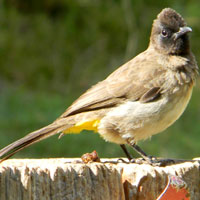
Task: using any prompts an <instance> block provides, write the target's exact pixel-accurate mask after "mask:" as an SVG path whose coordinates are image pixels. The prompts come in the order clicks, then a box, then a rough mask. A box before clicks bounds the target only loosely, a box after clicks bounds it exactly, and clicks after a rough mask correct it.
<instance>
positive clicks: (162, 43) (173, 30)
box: [150, 8, 192, 55]
mask: <svg viewBox="0 0 200 200" xmlns="http://www.w3.org/2000/svg"><path fill="white" fill-rule="evenodd" d="M191 31H192V29H191V28H190V27H187V26H186V23H185V21H184V19H183V18H182V17H181V15H180V14H178V13H177V12H176V11H175V10H173V9H171V8H165V9H163V10H162V11H161V13H160V14H158V16H157V19H155V20H154V23H153V27H152V31H151V40H150V45H153V47H154V48H155V49H156V50H157V51H159V52H161V53H163V54H171V55H185V54H187V53H188V52H189V51H190V45H189V37H188V34H187V33H189V32H191ZM151 47H152V46H151Z"/></svg>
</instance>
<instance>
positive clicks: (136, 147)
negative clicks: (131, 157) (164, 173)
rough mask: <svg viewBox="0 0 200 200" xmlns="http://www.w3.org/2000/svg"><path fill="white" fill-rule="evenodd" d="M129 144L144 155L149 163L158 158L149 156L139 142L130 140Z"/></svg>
mask: <svg viewBox="0 0 200 200" xmlns="http://www.w3.org/2000/svg"><path fill="white" fill-rule="evenodd" d="M128 144H129V145H130V146H131V147H132V148H133V149H134V150H135V151H136V152H137V153H138V154H140V155H141V156H142V158H143V159H144V160H145V161H147V162H148V163H149V164H152V163H155V162H156V158H154V157H152V156H148V155H147V154H146V153H145V152H144V151H143V150H142V149H141V148H140V147H139V146H138V145H137V144H135V143H133V142H128Z"/></svg>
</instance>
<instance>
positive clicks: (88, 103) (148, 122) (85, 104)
mask: <svg viewBox="0 0 200 200" xmlns="http://www.w3.org/2000/svg"><path fill="white" fill-rule="evenodd" d="M191 31H192V29H191V28H190V27H188V26H187V24H186V22H185V20H184V19H183V18H182V16H181V15H180V14H179V13H177V12H176V11H175V10H174V9H172V8H164V9H163V10H162V11H161V12H160V13H159V14H158V15H157V17H156V19H155V20H154V21H153V24H152V29H151V34H150V42H149V45H148V47H147V49H146V50H145V51H143V52H142V53H140V54H138V55H137V56H136V57H134V58H132V59H131V60H130V61H128V62H127V63H125V64H123V65H122V66H120V67H119V68H117V69H116V70H115V71H114V72H113V73H111V74H110V75H109V76H108V77H107V78H106V79H105V80H103V81H101V82H98V83H97V84H95V85H94V86H92V87H91V88H90V89H88V90H87V91H86V92H85V93H83V94H82V95H81V96H80V97H79V98H78V99H77V100H75V101H74V102H73V103H72V105H71V106H69V107H68V108H67V109H66V111H65V112H64V113H63V114H62V115H61V116H60V117H58V118H57V119H56V120H55V121H53V122H52V123H51V124H49V125H47V126H45V127H43V128H41V129H39V130H36V131H33V132H31V133H29V134H28V135H26V136H24V137H23V138H21V139H19V140H17V141H15V142H13V143H11V144H10V145H8V146H6V147H4V148H3V149H1V150H0V159H1V162H2V161H3V160H6V159H8V158H9V157H11V156H12V155H14V154H15V153H17V152H18V151H20V150H22V149H24V148H25V147H28V146H30V145H31V144H34V143H36V142H38V141H41V140H43V139H45V138H48V137H50V136H52V135H55V134H59V133H60V137H62V136H63V135H65V134H69V133H80V132H81V131H82V130H90V131H93V132H98V133H99V134H100V136H101V137H102V138H103V139H104V140H106V141H108V142H111V143H116V144H119V145H120V146H121V148H122V150H123V151H124V153H125V154H126V156H127V158H128V159H129V160H131V159H132V155H131V154H130V153H129V152H128V150H127V148H126V146H131V147H132V148H133V149H135V150H136V152H138V153H139V154H140V155H141V156H142V158H143V159H144V160H146V161H148V163H152V161H153V158H152V157H151V156H149V155H147V154H146V153H145V152H144V151H143V150H142V149H141V148H140V147H139V146H138V144H137V143H138V141H140V140H145V139H147V138H150V137H151V136H153V135H155V134H157V133H160V132H162V131H164V130H165V129H166V128H168V127H169V126H171V125H172V124H173V123H174V122H175V121H176V120H177V119H178V118H179V117H180V116H181V115H182V113H183V111H184V110H185V108H186V106H187V104H188V102H189V100H190V98H191V95H192V90H193V86H194V85H195V80H196V78H197V76H198V65H197V62H196V60H195V57H194V55H193V53H192V52H191V49H190V42H189V35H188V33H190V32H191Z"/></svg>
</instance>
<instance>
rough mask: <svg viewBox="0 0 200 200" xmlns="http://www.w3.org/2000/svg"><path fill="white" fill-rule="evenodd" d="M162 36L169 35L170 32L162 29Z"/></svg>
mask: <svg viewBox="0 0 200 200" xmlns="http://www.w3.org/2000/svg"><path fill="white" fill-rule="evenodd" d="M162 36H163V37H167V36H168V33H167V31H166V30H165V29H163V30H162Z"/></svg>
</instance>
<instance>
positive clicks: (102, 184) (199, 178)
mask: <svg viewBox="0 0 200 200" xmlns="http://www.w3.org/2000/svg"><path fill="white" fill-rule="evenodd" d="M105 161H106V162H105ZM199 166H200V165H199V162H197V161H196V162H182V163H179V164H173V165H170V166H166V167H153V166H151V165H148V164H126V163H119V162H118V163H117V162H116V160H114V159H104V160H101V162H92V163H88V164H83V163H81V161H80V160H79V159H64V158H63V159H10V160H6V161H4V162H2V163H1V164H0V200H43V199H44V200H156V199H157V198H158V196H159V195H160V194H161V193H162V192H163V190H164V189H165V187H166V185H167V182H168V177H169V176H170V175H175V176H178V177H180V178H181V179H182V180H183V181H184V182H185V183H186V186H187V190H188V192H189V194H190V199H191V200H199V199H200V171H199Z"/></svg>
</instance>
